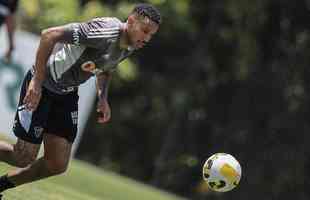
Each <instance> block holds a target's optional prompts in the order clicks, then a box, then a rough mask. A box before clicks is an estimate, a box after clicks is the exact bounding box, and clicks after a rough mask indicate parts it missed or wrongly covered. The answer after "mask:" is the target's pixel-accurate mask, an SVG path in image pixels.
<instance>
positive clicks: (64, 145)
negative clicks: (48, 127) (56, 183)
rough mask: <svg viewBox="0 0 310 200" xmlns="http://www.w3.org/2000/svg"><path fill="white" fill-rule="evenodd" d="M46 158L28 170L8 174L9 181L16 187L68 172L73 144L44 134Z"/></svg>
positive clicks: (18, 170) (61, 138) (30, 166)
mask: <svg viewBox="0 0 310 200" xmlns="http://www.w3.org/2000/svg"><path fill="white" fill-rule="evenodd" d="M43 142H44V156H43V157H42V158H40V159H38V160H37V161H35V162H34V163H33V164H31V165H29V166H28V167H26V168H20V169H16V170H13V171H11V172H9V173H8V179H9V180H10V181H11V182H12V183H13V184H14V185H15V186H18V185H22V184H25V183H29V182H33V181H37V180H40V179H43V178H47V177H50V176H54V175H58V174H61V173H63V172H65V171H66V169H67V167H68V164H69V160H70V153H71V147H72V143H70V142H68V140H67V139H65V138H63V137H59V136H57V135H54V134H44V136H43Z"/></svg>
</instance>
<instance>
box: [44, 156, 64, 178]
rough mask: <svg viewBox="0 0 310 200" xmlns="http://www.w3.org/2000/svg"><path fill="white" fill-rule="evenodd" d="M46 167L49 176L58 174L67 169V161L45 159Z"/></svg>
mask: <svg viewBox="0 0 310 200" xmlns="http://www.w3.org/2000/svg"><path fill="white" fill-rule="evenodd" d="M45 164H46V168H47V170H48V172H49V174H50V175H51V176H54V175H59V174H62V173H64V172H66V171H67V169H68V162H67V161H66V160H60V159H59V160H57V159H55V160H48V159H47V160H45Z"/></svg>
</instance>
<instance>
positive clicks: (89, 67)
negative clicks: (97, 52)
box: [81, 61, 96, 72]
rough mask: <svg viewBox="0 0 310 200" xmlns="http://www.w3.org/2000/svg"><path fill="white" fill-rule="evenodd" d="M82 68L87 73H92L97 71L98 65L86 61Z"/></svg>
mask: <svg viewBox="0 0 310 200" xmlns="http://www.w3.org/2000/svg"><path fill="white" fill-rule="evenodd" d="M81 68H82V70H83V71H85V72H92V71H94V70H95V69H96V64H95V63H94V62H93V61H86V62H84V63H83V64H82V65H81Z"/></svg>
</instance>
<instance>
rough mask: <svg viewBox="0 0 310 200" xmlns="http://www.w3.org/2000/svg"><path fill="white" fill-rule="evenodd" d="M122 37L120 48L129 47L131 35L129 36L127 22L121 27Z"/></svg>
mask: <svg viewBox="0 0 310 200" xmlns="http://www.w3.org/2000/svg"><path fill="white" fill-rule="evenodd" d="M121 32H122V33H121V39H120V48H121V49H128V48H129V47H130V45H129V43H130V42H129V37H128V27H127V23H125V24H124V26H123V27H122V29H121Z"/></svg>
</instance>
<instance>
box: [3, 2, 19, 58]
mask: <svg viewBox="0 0 310 200" xmlns="http://www.w3.org/2000/svg"><path fill="white" fill-rule="evenodd" d="M17 5H18V0H0V26H2V24H4V23H5V24H6V28H7V32H8V39H9V45H8V49H7V50H6V53H5V55H4V60H5V61H6V62H10V60H11V57H12V52H13V50H14V32H15V16H14V15H15V13H16V9H17Z"/></svg>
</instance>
